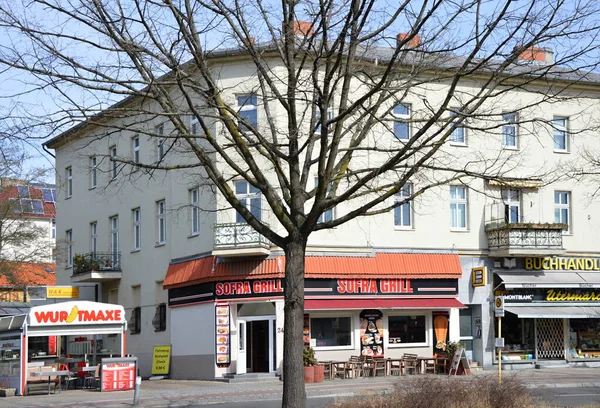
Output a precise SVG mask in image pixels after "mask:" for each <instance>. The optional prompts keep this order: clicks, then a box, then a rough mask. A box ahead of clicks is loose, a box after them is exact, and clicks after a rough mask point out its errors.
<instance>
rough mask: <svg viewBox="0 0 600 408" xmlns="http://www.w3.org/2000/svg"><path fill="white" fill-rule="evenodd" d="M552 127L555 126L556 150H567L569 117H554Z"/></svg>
mask: <svg viewBox="0 0 600 408" xmlns="http://www.w3.org/2000/svg"><path fill="white" fill-rule="evenodd" d="M552 127H553V128H554V150H559V151H567V150H568V149H569V145H568V133H567V130H568V119H567V118H554V119H553V120H552Z"/></svg>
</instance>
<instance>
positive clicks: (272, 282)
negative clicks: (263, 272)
mask: <svg viewBox="0 0 600 408" xmlns="http://www.w3.org/2000/svg"><path fill="white" fill-rule="evenodd" d="M281 293H283V285H282V282H281V279H268V280H253V281H251V280H247V281H232V282H217V283H216V284H215V295H216V296H217V298H224V297H239V296H252V295H263V296H264V295H273V294H281Z"/></svg>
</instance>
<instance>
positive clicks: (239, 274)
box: [164, 253, 462, 288]
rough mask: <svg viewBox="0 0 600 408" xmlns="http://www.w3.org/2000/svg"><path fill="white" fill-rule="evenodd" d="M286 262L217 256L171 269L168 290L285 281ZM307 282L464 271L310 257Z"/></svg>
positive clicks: (398, 258)
mask: <svg viewBox="0 0 600 408" xmlns="http://www.w3.org/2000/svg"><path fill="white" fill-rule="evenodd" d="M284 271H285V258H284V257H283V256H276V257H274V258H271V259H265V260H245V261H231V262H218V261H217V258H216V257H214V256H208V257H205V258H199V259H194V260H190V261H185V262H179V263H173V264H171V265H169V269H168V270H167V276H166V277H165V281H164V287H165V288H176V287H184V286H191V285H195V284H199V283H206V282H214V281H226V280H239V279H269V278H283V277H284ZM305 276H306V278H322V279H332V278H338V277H343V278H350V279H352V278H364V277H372V278H412V279H431V278H437V279H458V278H460V277H461V276H462V268H461V266H460V260H459V258H458V255H449V254H392V253H379V254H376V255H375V256H374V257H358V256H356V257H352V256H307V257H306V274H305Z"/></svg>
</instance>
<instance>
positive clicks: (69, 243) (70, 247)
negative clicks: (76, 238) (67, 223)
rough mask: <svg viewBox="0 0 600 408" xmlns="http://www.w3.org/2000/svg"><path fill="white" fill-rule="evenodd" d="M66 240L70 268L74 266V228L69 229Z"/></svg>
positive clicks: (68, 266)
mask: <svg viewBox="0 0 600 408" xmlns="http://www.w3.org/2000/svg"><path fill="white" fill-rule="evenodd" d="M65 241H67V268H70V267H72V266H73V230H67V232H66V233H65Z"/></svg>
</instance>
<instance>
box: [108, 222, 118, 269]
mask: <svg viewBox="0 0 600 408" xmlns="http://www.w3.org/2000/svg"><path fill="white" fill-rule="evenodd" d="M109 221H110V256H111V264H112V268H117V267H118V266H119V216H118V215H115V216H112V217H110V218H109Z"/></svg>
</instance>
